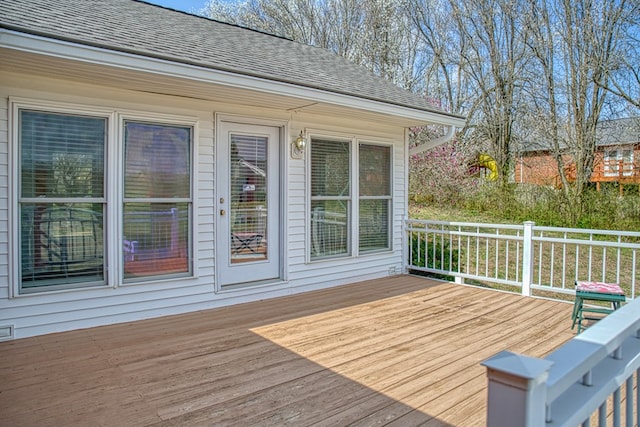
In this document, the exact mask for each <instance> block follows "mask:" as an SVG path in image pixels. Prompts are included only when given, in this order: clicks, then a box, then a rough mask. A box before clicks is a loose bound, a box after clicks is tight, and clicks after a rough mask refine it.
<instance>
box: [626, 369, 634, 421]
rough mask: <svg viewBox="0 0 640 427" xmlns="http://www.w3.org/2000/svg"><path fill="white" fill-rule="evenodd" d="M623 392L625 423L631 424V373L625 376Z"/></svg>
mask: <svg viewBox="0 0 640 427" xmlns="http://www.w3.org/2000/svg"><path fill="white" fill-rule="evenodd" d="M625 388H626V393H625V403H626V406H625V425H627V426H632V425H633V375H632V376H630V377H629V378H627V384H626V387H625Z"/></svg>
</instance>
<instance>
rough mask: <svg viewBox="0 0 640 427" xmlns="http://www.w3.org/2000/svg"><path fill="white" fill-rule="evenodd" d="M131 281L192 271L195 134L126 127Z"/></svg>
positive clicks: (126, 246)
mask: <svg viewBox="0 0 640 427" xmlns="http://www.w3.org/2000/svg"><path fill="white" fill-rule="evenodd" d="M124 145H125V157H124V195H125V198H124V207H123V223H124V226H123V229H124V235H123V255H124V256H123V257H124V277H125V279H133V278H138V279H139V278H144V277H150V276H158V275H173V274H186V273H189V272H190V271H191V262H190V253H191V251H190V240H189V230H190V221H191V128H190V127H182V126H170V125H162V124H151V123H140V122H133V121H126V122H125V141H124Z"/></svg>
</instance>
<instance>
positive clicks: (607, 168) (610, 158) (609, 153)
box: [604, 147, 634, 177]
mask: <svg viewBox="0 0 640 427" xmlns="http://www.w3.org/2000/svg"><path fill="white" fill-rule="evenodd" d="M613 153H615V155H613ZM625 153H629V156H628V163H629V164H630V165H631V167H630V168H629V169H628V170H626V169H623V170H622V171H619V170H617V169H618V163H619V162H620V161H622V162H623V164H624V163H627V162H626V159H625V157H626V156H625ZM633 154H634V153H633V147H631V148H621V147H618V148H613V149H609V150H606V151H605V152H604V176H609V177H615V176H632V175H633ZM612 162H615V163H616V170H612V168H611V163H612ZM623 168H624V165H623Z"/></svg>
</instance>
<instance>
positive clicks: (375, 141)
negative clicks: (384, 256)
mask: <svg viewBox="0 0 640 427" xmlns="http://www.w3.org/2000/svg"><path fill="white" fill-rule="evenodd" d="M305 137H306V139H307V141H309V147H308V148H307V150H308V153H307V154H308V155H307V156H306V175H305V177H306V178H305V181H306V185H305V188H306V194H307V197H306V212H307V214H306V219H305V224H306V235H307V239H306V240H307V242H309V244H308V245H307V248H306V260H307V263H318V262H326V261H332V260H336V259H344V258H359V257H363V256H370V255H377V254H381V253H389V252H392V251H393V238H394V236H393V218H394V201H395V191H394V190H395V188H394V182H395V168H394V156H395V144H394V143H393V142H392V141H390V140H387V139H380V138H376V137H369V136H365V135H353V134H351V135H349V134H345V133H339V132H330V131H314V130H308V131H307V133H306V135H305ZM314 139H323V140H336V141H345V142H347V141H348V142H349V144H350V145H349V147H350V162H349V167H350V171H349V183H350V186H351V193H350V197H349V201H350V206H351V212H350V217H349V218H348V220H347V221H348V222H347V227H348V229H349V231H348V233H349V234H348V241H347V247H348V251H347V252H348V253H347V254H338V255H335V256H330V255H327V256H322V257H315V258H312V256H311V255H312V248H311V227H312V225H311V222H312V221H311V202H312V201H314V200H319V199H316V198H313V197H312V196H311V161H312V159H311V157H312V155H311V146H312V145H313V140H314ZM360 144H365V145H380V146H385V147H389V149H390V160H389V174H390V180H391V182H390V186H391V188H390V196H389V198H388V199H389V218H388V228H389V232H388V248H386V249H377V250H371V251H363V252H361V251H360V227H359V226H358V225H359V218H360V200H362V199H361V197H360V182H359V177H360V169H359V159H360Z"/></svg>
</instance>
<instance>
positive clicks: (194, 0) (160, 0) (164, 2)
mask: <svg viewBox="0 0 640 427" xmlns="http://www.w3.org/2000/svg"><path fill="white" fill-rule="evenodd" d="M145 1H146V2H147V3H153V4H157V5H160V6H165V7H170V8H171V9H176V10H182V11H184V12H189V13H195V12H197V11H199V10H200V9H202V8H203V7H204V5H205V4H206V3H207V0H145Z"/></svg>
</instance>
